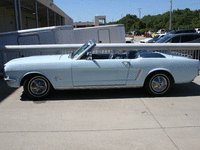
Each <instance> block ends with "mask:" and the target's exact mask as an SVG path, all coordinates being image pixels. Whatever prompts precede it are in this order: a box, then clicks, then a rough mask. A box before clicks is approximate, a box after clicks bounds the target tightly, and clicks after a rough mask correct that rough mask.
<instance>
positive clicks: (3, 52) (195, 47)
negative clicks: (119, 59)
mask: <svg viewBox="0 0 200 150" xmlns="http://www.w3.org/2000/svg"><path fill="white" fill-rule="evenodd" d="M80 46H82V44H56V45H17V46H14V45H6V46H2V45H1V46H0V73H2V72H3V65H4V64H5V63H6V62H8V61H9V60H11V59H14V58H20V57H27V56H34V55H52V54H69V53H71V52H73V51H75V50H76V49H78V48H79V47H80ZM128 50H148V51H160V52H166V53H171V54H176V55H180V56H184V57H189V58H193V59H200V43H161V44H158V43H155V44H126V43H123V44H120V43H116V44H97V45H96V47H95V49H94V51H93V53H123V52H126V51H128Z"/></svg>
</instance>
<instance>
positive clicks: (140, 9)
mask: <svg viewBox="0 0 200 150" xmlns="http://www.w3.org/2000/svg"><path fill="white" fill-rule="evenodd" d="M141 9H142V8H138V10H139V18H140V19H141Z"/></svg>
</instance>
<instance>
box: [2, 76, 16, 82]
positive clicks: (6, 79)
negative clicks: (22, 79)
mask: <svg viewBox="0 0 200 150" xmlns="http://www.w3.org/2000/svg"><path fill="white" fill-rule="evenodd" d="M4 80H5V81H7V82H16V81H17V80H16V79H13V78H10V77H7V78H4Z"/></svg>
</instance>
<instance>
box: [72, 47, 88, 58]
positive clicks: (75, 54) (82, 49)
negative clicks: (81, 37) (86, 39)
mask: <svg viewBox="0 0 200 150" xmlns="http://www.w3.org/2000/svg"><path fill="white" fill-rule="evenodd" d="M88 47H89V45H88V43H86V44H84V45H83V46H81V47H80V48H79V49H77V50H76V51H75V52H74V53H72V58H77V57H78V56H79V55H80V54H81V53H82V52H83V51H84V50H86V48H88Z"/></svg>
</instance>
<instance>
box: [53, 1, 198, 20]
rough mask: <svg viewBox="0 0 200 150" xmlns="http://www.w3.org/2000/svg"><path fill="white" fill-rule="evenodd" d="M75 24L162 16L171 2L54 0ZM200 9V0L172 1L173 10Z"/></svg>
mask: <svg viewBox="0 0 200 150" xmlns="http://www.w3.org/2000/svg"><path fill="white" fill-rule="evenodd" d="M54 3H55V4H56V5H57V6H58V7H59V8H61V9H62V10H63V11H64V12H65V13H66V14H67V15H68V16H69V17H71V18H72V19H73V20H74V22H78V21H82V22H85V21H90V22H91V21H94V16H95V15H105V16H106V19H107V22H110V21H117V20H119V19H121V18H122V17H124V16H126V14H131V15H137V16H138V18H139V8H141V17H143V16H145V15H148V14H150V15H157V14H162V13H164V12H167V11H169V10H170V0H70V1H69V0H54ZM185 8H189V9H191V10H198V9H200V0H172V9H175V10H176V9H185Z"/></svg>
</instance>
